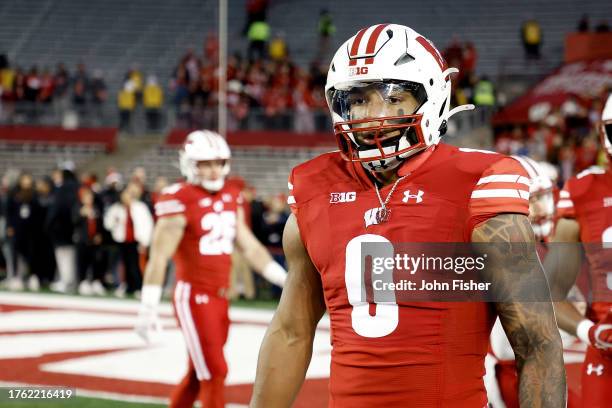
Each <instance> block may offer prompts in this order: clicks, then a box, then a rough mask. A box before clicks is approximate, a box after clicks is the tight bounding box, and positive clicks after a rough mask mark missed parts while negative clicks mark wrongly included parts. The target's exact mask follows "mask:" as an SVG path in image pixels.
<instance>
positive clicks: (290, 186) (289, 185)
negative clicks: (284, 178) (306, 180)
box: [287, 181, 293, 190]
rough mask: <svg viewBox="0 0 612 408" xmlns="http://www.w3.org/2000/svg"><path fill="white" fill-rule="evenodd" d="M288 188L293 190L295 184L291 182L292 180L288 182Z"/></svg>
mask: <svg viewBox="0 0 612 408" xmlns="http://www.w3.org/2000/svg"><path fill="white" fill-rule="evenodd" d="M287 188H288V189H289V190H293V184H291V182H290V181H288V182H287Z"/></svg>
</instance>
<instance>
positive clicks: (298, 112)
mask: <svg viewBox="0 0 612 408" xmlns="http://www.w3.org/2000/svg"><path fill="white" fill-rule="evenodd" d="M293 101H294V107H295V115H294V122H293V129H294V130H295V131H296V132H297V133H312V132H314V130H315V122H314V113H313V111H312V110H313V108H314V107H315V101H314V100H313V98H312V94H311V92H310V89H308V82H307V81H306V79H305V78H300V79H299V80H298V83H297V85H296V87H295V91H293Z"/></svg>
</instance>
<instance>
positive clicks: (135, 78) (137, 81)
mask: <svg viewBox="0 0 612 408" xmlns="http://www.w3.org/2000/svg"><path fill="white" fill-rule="evenodd" d="M125 80H126V81H130V82H131V83H132V85H133V91H134V95H135V97H136V103H137V104H138V103H140V102H141V101H142V90H143V88H144V78H143V75H142V72H141V71H140V66H139V65H138V64H133V65H132V67H131V68H130V70H129V71H128V72H127V74H125Z"/></svg>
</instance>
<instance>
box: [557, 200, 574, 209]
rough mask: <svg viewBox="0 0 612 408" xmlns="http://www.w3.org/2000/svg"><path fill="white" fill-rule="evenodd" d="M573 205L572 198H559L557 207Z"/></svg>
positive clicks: (570, 206)
mask: <svg viewBox="0 0 612 408" xmlns="http://www.w3.org/2000/svg"><path fill="white" fill-rule="evenodd" d="M573 206H574V203H573V202H572V200H559V202H558V203H557V208H572V207H573Z"/></svg>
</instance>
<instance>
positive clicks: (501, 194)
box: [472, 188, 529, 200]
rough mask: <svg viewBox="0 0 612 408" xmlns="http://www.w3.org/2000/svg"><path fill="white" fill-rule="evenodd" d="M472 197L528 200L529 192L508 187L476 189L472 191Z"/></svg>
mask: <svg viewBox="0 0 612 408" xmlns="http://www.w3.org/2000/svg"><path fill="white" fill-rule="evenodd" d="M472 198H520V199H523V200H529V192H528V191H524V190H512V189H509V188H496V189H490V190H476V191H472Z"/></svg>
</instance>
